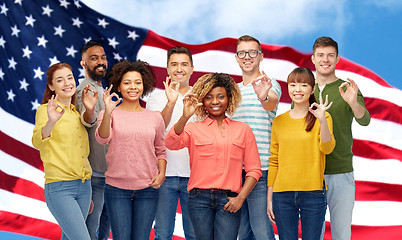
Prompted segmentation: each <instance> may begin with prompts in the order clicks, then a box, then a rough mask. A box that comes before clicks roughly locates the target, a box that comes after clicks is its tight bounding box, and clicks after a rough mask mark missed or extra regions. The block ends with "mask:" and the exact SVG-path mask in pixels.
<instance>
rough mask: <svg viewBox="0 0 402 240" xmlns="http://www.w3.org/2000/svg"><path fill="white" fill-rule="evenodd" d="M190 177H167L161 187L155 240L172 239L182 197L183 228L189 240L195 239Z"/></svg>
mask: <svg viewBox="0 0 402 240" xmlns="http://www.w3.org/2000/svg"><path fill="white" fill-rule="evenodd" d="M188 179H189V178H188V177H166V180H165V181H164V182H163V184H162V186H161V187H160V188H159V202H158V210H157V211H156V218H155V226H154V230H155V240H168V239H172V237H173V232H174V225H175V219H176V209H177V204H178V200H179V198H180V207H181V212H182V219H183V230H184V235H185V237H186V239H187V240H194V239H195V236H194V229H193V225H192V224H191V220H190V216H189V214H188V192H187V185H188Z"/></svg>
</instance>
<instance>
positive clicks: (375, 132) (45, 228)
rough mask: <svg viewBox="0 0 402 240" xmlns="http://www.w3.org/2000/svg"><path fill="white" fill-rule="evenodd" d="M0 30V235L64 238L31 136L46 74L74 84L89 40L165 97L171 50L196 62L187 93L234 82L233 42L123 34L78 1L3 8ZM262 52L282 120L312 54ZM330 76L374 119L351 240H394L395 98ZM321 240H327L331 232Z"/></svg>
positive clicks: (368, 78) (366, 130)
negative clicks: (142, 71) (199, 83)
mask: <svg viewBox="0 0 402 240" xmlns="http://www.w3.org/2000/svg"><path fill="white" fill-rule="evenodd" d="M0 22H1V25H0V56H1V57H0V83H1V86H2V87H1V88H0V120H1V122H0V123H1V124H0V179H1V180H0V230H1V231H9V232H15V233H20V234H26V235H31V236H36V237H41V238H45V239H59V238H60V234H61V230H60V228H59V227H58V225H57V222H56V221H55V219H54V218H53V216H52V215H51V214H50V212H49V210H48V209H47V207H46V203H45V201H44V194H43V187H44V173H43V165H42V162H41V160H40V157H39V152H38V151H37V150H36V149H34V148H33V147H32V144H31V137H32V130H33V127H34V117H35V112H36V109H37V108H38V106H39V105H40V103H41V100H42V94H43V91H44V88H45V85H46V80H45V79H46V76H45V75H46V74H45V72H46V70H47V69H48V67H49V66H50V65H51V64H54V63H56V62H67V63H69V64H70V65H72V67H73V69H74V75H75V76H76V79H78V78H79V77H83V76H84V72H83V70H82V68H81V66H80V65H79V62H80V60H81V56H80V53H79V50H80V48H81V46H82V45H83V44H84V43H85V42H86V41H88V40H89V39H95V40H102V41H103V42H104V49H105V52H106V55H107V56H108V63H109V66H112V65H113V64H114V63H115V62H117V61H119V60H122V59H130V60H136V59H141V60H145V61H147V62H149V63H150V64H151V65H152V67H153V69H154V70H155V73H156V76H157V88H158V89H157V90H156V91H158V90H159V89H163V84H162V81H163V80H164V79H165V77H166V51H167V49H169V48H171V47H173V46H178V45H181V46H185V47H188V48H189V49H190V50H191V52H192V53H193V59H194V66H195V71H194V74H193V77H192V79H191V84H193V83H194V82H195V81H196V79H197V78H198V77H199V76H201V75H202V74H204V73H207V72H225V73H229V74H231V75H232V76H233V77H234V78H235V79H236V81H238V82H239V81H241V71H240V68H239V67H238V66H237V63H236V61H235V57H234V54H235V51H236V41H237V39H233V38H224V39H219V40H217V41H214V42H210V43H206V44H201V45H189V44H185V43H181V42H177V41H175V40H172V39H168V38H165V37H162V36H159V35H157V34H156V33H154V32H152V31H151V30H147V29H143V28H136V27H131V26H128V25H125V24H122V23H120V22H118V21H116V20H114V19H112V18H109V17H107V16H104V15H101V14H99V13H97V12H95V11H94V10H92V9H90V8H88V7H87V6H85V5H84V4H83V3H82V2H80V1H69V0H60V1H57V0H48V1H45V0H35V1H33V0H5V1H4V0H3V1H1V2H0ZM262 47H263V52H264V57H265V58H264V60H263V61H262V63H261V69H263V70H264V71H265V72H266V73H267V74H268V75H269V76H270V77H273V78H276V79H278V81H279V82H280V84H281V87H282V91H283V93H284V94H283V95H282V98H281V100H280V106H279V113H278V114H280V113H282V112H285V111H286V110H288V109H289V108H290V104H289V103H290V99H289V97H288V94H287V86H286V82H285V81H286V78H287V75H288V74H289V73H290V72H291V70H293V69H294V68H295V67H297V66H302V67H308V68H310V69H312V70H314V66H313V64H312V62H311V60H310V56H311V53H308V54H307V53H302V52H299V51H297V50H295V49H293V48H291V47H286V46H274V45H267V44H262ZM336 75H337V76H338V77H340V78H342V79H346V78H352V79H354V80H355V81H356V82H357V84H358V86H359V88H360V90H361V92H362V93H363V95H364V96H365V101H366V106H367V109H368V110H369V112H370V114H371V117H372V120H371V123H370V125H369V126H367V127H361V126H359V125H358V124H356V123H354V124H353V133H354V145H353V152H354V154H355V156H354V168H355V178H356V204H355V209H354V215H353V225H352V239H359V240H360V239H361V240H363V239H364V240H367V239H383V240H388V239H389V240H391V239H392V240H394V239H400V238H401V237H402V218H401V217H400V216H401V215H402V174H401V172H402V109H401V106H402V98H401V96H402V91H401V90H399V89H396V88H393V87H391V86H390V85H389V84H388V83H387V82H385V81H384V80H383V79H382V78H381V77H379V76H378V75H376V74H375V73H373V72H372V71H370V70H368V69H366V68H364V67H362V66H359V65H357V64H355V63H353V62H351V61H348V60H347V59H345V58H342V57H341V61H340V62H339V63H338V65H337V72H336ZM144 100H146V99H144ZM180 214H181V213H180V209H178V212H177V218H176V228H175V236H174V239H184V233H183V230H182V228H181V222H180V221H181V217H180ZM328 220H329V218H328V216H327V221H328ZM328 224H329V222H327V225H328ZM151 237H152V236H151ZM325 239H331V238H330V234H329V228H327V232H326V235H325Z"/></svg>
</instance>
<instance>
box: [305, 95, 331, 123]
mask: <svg viewBox="0 0 402 240" xmlns="http://www.w3.org/2000/svg"><path fill="white" fill-rule="evenodd" d="M319 101H320V104H318V103H313V104H311V106H310V107H309V109H308V110H309V111H310V112H311V113H312V114H313V115H314V116H315V117H316V118H317V119H318V120H319V121H326V120H325V111H327V110H328V109H329V108H330V107H331V106H332V102H331V103H329V104H328V95H326V97H325V103H324V104H322V92H320V98H319Z"/></svg>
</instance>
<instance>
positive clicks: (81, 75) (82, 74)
mask: <svg viewBox="0 0 402 240" xmlns="http://www.w3.org/2000/svg"><path fill="white" fill-rule="evenodd" d="M79 71H80V75H79V76H78V77H85V69H83V68H80V69H79Z"/></svg>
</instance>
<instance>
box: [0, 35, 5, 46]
mask: <svg viewBox="0 0 402 240" xmlns="http://www.w3.org/2000/svg"><path fill="white" fill-rule="evenodd" d="M5 43H6V41H5V40H4V38H3V36H1V37H0V46H2V47H3V48H5V46H4V44H5Z"/></svg>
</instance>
